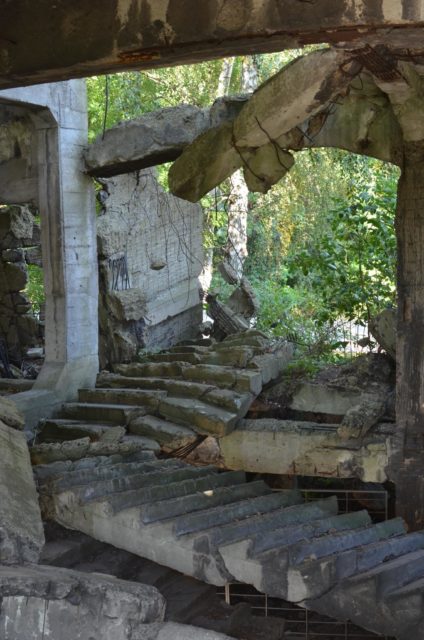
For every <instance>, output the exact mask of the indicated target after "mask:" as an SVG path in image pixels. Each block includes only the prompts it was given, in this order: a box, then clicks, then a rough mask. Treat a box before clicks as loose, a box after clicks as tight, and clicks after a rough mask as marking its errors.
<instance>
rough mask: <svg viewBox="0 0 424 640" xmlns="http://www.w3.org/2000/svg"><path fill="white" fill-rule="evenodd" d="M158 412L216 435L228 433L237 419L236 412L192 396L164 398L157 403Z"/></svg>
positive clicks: (198, 430) (174, 420) (202, 431)
mask: <svg viewBox="0 0 424 640" xmlns="http://www.w3.org/2000/svg"><path fill="white" fill-rule="evenodd" d="M159 414H160V415H161V416H163V417H164V418H169V419H170V420H172V421H173V422H177V423H180V424H183V425H186V426H188V427H190V426H191V427H193V428H194V429H196V431H197V432H199V433H205V434H213V435H215V436H217V437H221V436H223V435H225V434H227V433H230V432H231V431H232V430H233V429H234V427H235V425H236V422H237V420H238V416H237V414H236V413H232V412H230V411H227V410H225V409H221V408H220V407H217V406H216V405H210V404H207V403H206V402H202V401H201V400H198V399H194V398H165V399H164V400H162V401H161V403H160V405H159Z"/></svg>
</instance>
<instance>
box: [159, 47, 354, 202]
mask: <svg viewBox="0 0 424 640" xmlns="http://www.w3.org/2000/svg"><path fill="white" fill-rule="evenodd" d="M360 70H361V66H360V64H359V63H358V62H355V61H353V62H352V59H351V58H349V57H348V55H347V54H346V52H343V51H340V50H336V49H326V50H319V51H314V52H312V53H310V54H308V55H306V56H302V57H300V58H297V59H296V60H294V61H293V62H291V63H289V64H288V65H286V66H285V67H283V69H281V71H279V72H278V73H276V74H275V75H274V76H272V77H271V78H270V79H269V80H268V81H267V82H265V83H264V84H263V85H262V86H261V87H260V88H259V89H257V90H256V91H255V92H254V94H253V95H252V97H251V98H250V100H249V101H248V102H247V103H246V105H245V106H244V107H243V108H242V109H241V111H240V113H239V115H238V116H237V117H236V118H235V119H234V121H233V122H232V123H231V122H228V123H225V124H224V125H223V126H221V127H219V128H217V129H215V130H210V131H207V132H206V133H204V134H203V135H202V136H200V137H199V138H198V139H197V140H195V141H194V142H193V143H192V144H191V145H190V146H189V147H187V148H186V149H185V151H184V152H183V154H182V155H181V156H180V157H179V158H178V159H177V160H176V162H174V164H173V165H172V167H171V169H170V171H169V185H170V189H171V191H172V193H174V194H175V195H177V196H179V197H181V198H185V199H186V200H189V201H190V202H197V201H198V200H200V198H201V197H202V196H204V195H205V194H206V193H208V191H210V190H211V189H212V188H213V187H216V186H217V185H218V184H220V183H221V182H222V181H223V180H224V179H225V178H228V177H229V176H230V175H231V174H232V173H233V172H234V171H236V170H237V169H238V168H239V167H241V166H245V167H247V170H246V171H245V175H246V177H247V179H248V181H249V182H250V186H251V187H252V188H253V187H255V188H257V187H259V191H266V190H267V189H268V188H269V187H270V184H271V182H272V180H273V179H275V180H278V179H279V178H281V177H282V176H283V175H284V173H286V172H287V171H288V170H289V169H290V167H291V165H292V164H293V162H292V160H290V156H289V154H288V153H287V151H286V150H285V149H284V148H282V147H280V145H279V144H278V142H277V140H278V138H280V137H281V136H282V135H283V134H285V133H286V132H288V131H290V130H292V129H294V128H296V127H299V126H300V125H301V124H302V123H303V122H304V121H305V120H307V119H309V118H310V117H311V116H313V115H314V114H316V113H318V112H319V111H321V110H323V109H324V108H325V107H327V106H328V104H329V103H330V101H331V100H332V99H334V97H335V96H337V95H338V94H339V93H342V92H343V91H344V90H345V89H346V88H347V86H348V85H349V84H350V83H351V81H352V78H353V77H355V75H356V74H358V73H359V71H360ZM270 143H271V146H270V147H268V146H267V145H269V144H270ZM264 146H265V148H264V149H262V150H261V151H255V149H258V148H260V147H264ZM273 147H274V148H273ZM252 149H253V153H252ZM276 152H277V155H276ZM271 160H272V162H271ZM270 162H271V164H270ZM250 163H251V164H250ZM268 165H269V166H268ZM199 166H202V167H204V170H203V171H201V172H199ZM258 166H260V171H259V172H258Z"/></svg>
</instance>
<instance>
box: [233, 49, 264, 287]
mask: <svg viewBox="0 0 424 640" xmlns="http://www.w3.org/2000/svg"><path fill="white" fill-rule="evenodd" d="M241 75H242V81H241V91H242V93H247V92H251V91H254V89H256V87H257V86H258V82H259V77H258V69H257V67H256V64H255V59H254V57H253V56H246V57H245V58H244V59H243V65H242V74H241ZM248 209H249V189H248V188H247V185H246V181H245V179H244V176H243V172H242V170H241V169H239V170H238V171H236V173H234V175H233V176H232V178H231V195H230V198H229V203H228V210H227V212H228V232H227V233H228V242H227V248H226V253H227V260H228V262H229V263H230V265H231V266H232V267H233V269H234V270H235V271H236V272H237V276H238V278H239V279H241V277H242V276H243V264H244V261H245V259H246V256H247V213H248Z"/></svg>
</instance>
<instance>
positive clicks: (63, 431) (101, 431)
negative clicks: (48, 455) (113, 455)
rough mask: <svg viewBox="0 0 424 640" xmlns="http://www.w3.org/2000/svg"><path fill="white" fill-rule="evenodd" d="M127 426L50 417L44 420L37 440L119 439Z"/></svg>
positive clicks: (94, 440)
mask: <svg viewBox="0 0 424 640" xmlns="http://www.w3.org/2000/svg"><path fill="white" fill-rule="evenodd" d="M125 431H126V429H125V427H117V426H116V424H113V423H112V422H109V423H103V424H99V423H97V422H90V421H88V420H85V421H80V420H67V419H61V418H56V419H53V418H51V419H49V420H43V421H42V423H41V425H40V429H39V431H38V433H37V442H38V443H40V442H46V441H55V442H58V441H59V442H61V441H63V440H77V439H78V438H86V437H88V438H90V440H91V441H92V442H96V441H98V440H119V439H120V438H121V437H122V436H123V435H124V434H125Z"/></svg>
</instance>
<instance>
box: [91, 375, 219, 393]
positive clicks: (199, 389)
mask: <svg viewBox="0 0 424 640" xmlns="http://www.w3.org/2000/svg"><path fill="white" fill-rule="evenodd" d="M96 386H97V388H101V389H103V388H106V389H110V388H120V389H125V388H131V389H132V388H134V389H146V390H150V389H151V390H162V391H167V392H168V394H169V395H173V396H186V397H190V398H200V397H201V396H203V395H204V394H205V393H207V392H208V391H213V390H215V389H216V387H215V386H214V385H211V384H201V383H199V382H189V381H187V380H182V379H178V378H158V377H129V376H121V375H119V374H117V373H106V372H103V373H100V374H99V375H98V376H97V383H96Z"/></svg>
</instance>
